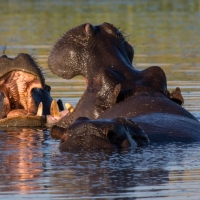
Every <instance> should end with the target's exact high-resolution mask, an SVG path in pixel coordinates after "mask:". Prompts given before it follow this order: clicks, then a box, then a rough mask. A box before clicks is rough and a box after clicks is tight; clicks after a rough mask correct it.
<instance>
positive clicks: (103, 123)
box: [51, 117, 149, 151]
mask: <svg viewBox="0 0 200 200" xmlns="http://www.w3.org/2000/svg"><path fill="white" fill-rule="evenodd" d="M51 136H52V138H54V139H60V140H61V142H60V150H62V151H66V150H67V151H68V150H75V149H78V150H80V149H87V150H89V149H99V148H101V149H106V148H124V147H133V148H134V147H137V146H143V145H147V144H149V140H148V137H147V135H146V134H145V132H144V131H143V130H142V129H141V127H140V126H138V125H137V124H135V123H134V122H133V121H132V120H130V119H126V118H122V117H118V118H115V119H102V120H90V119H88V118H86V117H80V118H78V119H77V120H76V121H75V122H74V123H73V124H71V125H70V126H69V127H68V128H65V129H64V128H61V127H58V126H54V127H53V128H52V130H51Z"/></svg>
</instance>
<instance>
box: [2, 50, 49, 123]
mask: <svg viewBox="0 0 200 200" xmlns="http://www.w3.org/2000/svg"><path fill="white" fill-rule="evenodd" d="M51 101H52V98H51V96H50V87H49V86H47V85H46V84H45V79H44V76H43V74H42V71H41V69H40V67H39V66H38V65H37V63H36V62H35V61H34V59H33V58H32V57H31V56H30V55H28V54H24V53H20V54H19V55H18V56H17V57H15V58H8V57H7V56H6V55H3V56H1V57H0V118H1V119H3V118H7V117H9V118H10V117H17V116H36V115H37V114H38V107H39V105H41V104H40V103H41V102H42V104H43V107H42V106H40V108H41V109H42V110H41V111H40V115H47V114H50V105H51ZM0 123H1V121H0ZM16 124H17V123H16ZM0 125H1V124H0ZM13 125H14V124H13ZM11 126H12V124H11ZM24 126H26V123H24Z"/></svg>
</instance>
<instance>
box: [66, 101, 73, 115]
mask: <svg viewBox="0 0 200 200" xmlns="http://www.w3.org/2000/svg"><path fill="white" fill-rule="evenodd" d="M65 107H66V108H67V110H68V111H69V112H70V113H72V112H73V111H74V108H73V106H72V105H71V104H70V103H66V104H65Z"/></svg>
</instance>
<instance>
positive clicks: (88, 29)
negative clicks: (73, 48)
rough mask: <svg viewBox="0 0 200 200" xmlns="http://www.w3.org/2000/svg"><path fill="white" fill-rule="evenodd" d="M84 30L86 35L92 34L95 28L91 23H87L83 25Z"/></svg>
mask: <svg viewBox="0 0 200 200" xmlns="http://www.w3.org/2000/svg"><path fill="white" fill-rule="evenodd" d="M85 32H86V34H87V35H88V36H92V35H94V34H95V28H94V26H92V24H89V23H87V24H86V25H85Z"/></svg>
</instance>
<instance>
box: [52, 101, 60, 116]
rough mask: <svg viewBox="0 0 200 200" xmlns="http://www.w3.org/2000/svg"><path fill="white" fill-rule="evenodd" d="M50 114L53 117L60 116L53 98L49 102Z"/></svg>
mask: <svg viewBox="0 0 200 200" xmlns="http://www.w3.org/2000/svg"><path fill="white" fill-rule="evenodd" d="M50 114H51V116H53V117H59V116H60V112H59V107H58V104H57V102H56V100H55V99H54V100H53V101H52V102H51V108H50Z"/></svg>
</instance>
